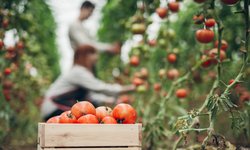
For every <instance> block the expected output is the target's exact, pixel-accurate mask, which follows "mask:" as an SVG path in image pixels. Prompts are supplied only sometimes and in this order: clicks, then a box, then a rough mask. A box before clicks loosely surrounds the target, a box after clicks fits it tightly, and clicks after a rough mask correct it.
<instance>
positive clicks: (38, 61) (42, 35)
mask: <svg viewBox="0 0 250 150" xmlns="http://www.w3.org/2000/svg"><path fill="white" fill-rule="evenodd" d="M0 3H1V6H0V22H1V23H2V21H3V20H4V19H8V20H9V24H8V26H7V27H4V26H2V24H1V26H0V39H3V38H4V33H5V32H6V31H7V30H15V31H16V32H15V35H14V36H15V37H16V38H18V39H19V41H22V42H23V44H24V47H23V48H18V45H17V44H16V45H15V50H14V54H15V57H14V58H13V57H12V56H11V58H9V57H6V56H8V54H10V53H11V51H9V50H8V47H7V46H5V47H3V48H2V49H1V50H0V62H1V65H0V71H1V73H0V93H1V94H0V118H1V120H2V121H1V126H0V133H1V134H0V135H1V136H0V143H1V144H0V146H10V145H25V144H34V143H35V142H36V137H37V134H36V133H37V122H38V121H39V120H40V112H39V110H40V103H41V100H42V99H41V96H42V95H43V94H44V90H45V89H47V87H48V85H49V84H50V82H52V80H53V79H55V78H56V77H57V76H58V74H59V73H60V70H59V62H58V59H59V57H58V54H57V47H56V43H55V36H56V35H55V27H56V26H55V22H54V18H53V16H52V13H51V10H50V8H49V7H48V5H47V4H46V3H45V1H42V0H38V1H37V0H28V1H27V0H0ZM5 68H11V70H12V73H11V74H10V75H4V73H3V70H4V69H5ZM36 72H37V73H36ZM32 74H34V75H32ZM7 83H8V87H6V84H7ZM8 97H9V98H8ZM24 131H25V132H24Z"/></svg>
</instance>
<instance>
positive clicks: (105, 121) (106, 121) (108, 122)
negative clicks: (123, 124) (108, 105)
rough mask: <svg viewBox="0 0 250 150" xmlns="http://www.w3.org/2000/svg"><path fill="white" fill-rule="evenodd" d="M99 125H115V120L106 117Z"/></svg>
mask: <svg viewBox="0 0 250 150" xmlns="http://www.w3.org/2000/svg"><path fill="white" fill-rule="evenodd" d="M101 123H102V124H117V121H116V120H115V118H113V117H111V116H106V117H104V118H103V119H102V121H101Z"/></svg>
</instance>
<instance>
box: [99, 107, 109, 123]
mask: <svg viewBox="0 0 250 150" xmlns="http://www.w3.org/2000/svg"><path fill="white" fill-rule="evenodd" d="M111 115H112V109H111V108H109V107H106V106H100V107H97V108H96V117H97V119H98V120H100V121H101V120H102V119H103V118H104V117H106V116H111Z"/></svg>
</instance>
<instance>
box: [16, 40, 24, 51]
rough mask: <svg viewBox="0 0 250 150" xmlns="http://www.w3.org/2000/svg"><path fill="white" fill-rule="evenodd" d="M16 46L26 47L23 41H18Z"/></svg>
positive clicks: (19, 47)
mask: <svg viewBox="0 0 250 150" xmlns="http://www.w3.org/2000/svg"><path fill="white" fill-rule="evenodd" d="M16 46H17V48H18V49H23V48H24V43H23V41H18V42H17V44H16Z"/></svg>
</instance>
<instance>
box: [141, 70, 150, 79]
mask: <svg viewBox="0 0 250 150" xmlns="http://www.w3.org/2000/svg"><path fill="white" fill-rule="evenodd" d="M140 73H141V77H142V78H144V79H146V78H148V69H147V68H141V71H140Z"/></svg>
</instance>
